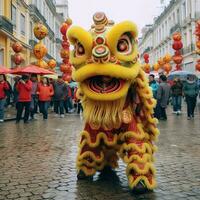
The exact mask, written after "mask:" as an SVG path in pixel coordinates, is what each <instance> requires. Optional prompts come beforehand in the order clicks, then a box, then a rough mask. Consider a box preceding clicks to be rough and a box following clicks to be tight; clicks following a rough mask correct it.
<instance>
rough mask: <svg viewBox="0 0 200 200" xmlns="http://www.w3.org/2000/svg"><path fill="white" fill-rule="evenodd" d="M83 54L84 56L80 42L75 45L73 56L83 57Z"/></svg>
mask: <svg viewBox="0 0 200 200" xmlns="http://www.w3.org/2000/svg"><path fill="white" fill-rule="evenodd" d="M84 54H85V49H84V47H83V45H82V44H81V43H80V42H78V43H76V45H75V55H76V56H83V55H84Z"/></svg>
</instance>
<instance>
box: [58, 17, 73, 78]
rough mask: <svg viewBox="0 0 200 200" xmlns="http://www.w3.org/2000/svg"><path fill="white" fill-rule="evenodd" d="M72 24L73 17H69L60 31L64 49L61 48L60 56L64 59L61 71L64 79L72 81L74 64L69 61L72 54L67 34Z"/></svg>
mask: <svg viewBox="0 0 200 200" xmlns="http://www.w3.org/2000/svg"><path fill="white" fill-rule="evenodd" d="M71 24H72V20H71V19H69V18H68V19H67V20H66V21H65V22H64V23H63V24H62V25H61V27H60V32H61V34H62V35H63V36H62V43H61V45H62V49H61V50H60V57H61V58H62V59H63V60H62V61H63V63H62V64H61V65H60V71H61V72H63V75H62V78H63V80H64V81H67V82H70V81H71V79H72V65H71V63H70V62H69V54H70V48H69V47H70V43H69V41H68V38H67V36H66V33H67V30H68V29H69V27H70V26H71Z"/></svg>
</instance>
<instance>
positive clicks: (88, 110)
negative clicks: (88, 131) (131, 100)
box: [82, 97, 126, 130]
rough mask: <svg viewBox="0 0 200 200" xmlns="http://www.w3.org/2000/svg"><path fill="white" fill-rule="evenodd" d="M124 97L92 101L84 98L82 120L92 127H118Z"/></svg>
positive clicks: (107, 128) (120, 120) (106, 128)
mask: <svg viewBox="0 0 200 200" xmlns="http://www.w3.org/2000/svg"><path fill="white" fill-rule="evenodd" d="M125 101H126V97H124V98H121V99H119V100H116V101H103V102H102V101H94V100H91V99H89V98H84V99H83V101H82V105H83V109H84V120H85V122H86V123H88V124H90V125H91V126H92V127H93V128H95V129H99V128H100V127H102V128H103V129H105V130H111V129H118V128H119V127H120V125H121V123H122V111H123V107H124V104H125Z"/></svg>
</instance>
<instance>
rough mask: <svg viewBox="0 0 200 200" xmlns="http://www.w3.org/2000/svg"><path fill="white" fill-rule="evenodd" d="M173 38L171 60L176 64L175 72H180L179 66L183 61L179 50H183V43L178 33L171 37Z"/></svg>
mask: <svg viewBox="0 0 200 200" xmlns="http://www.w3.org/2000/svg"><path fill="white" fill-rule="evenodd" d="M172 38H173V40H174V41H173V44H172V48H173V49H174V50H175V54H174V56H172V59H173V61H174V63H176V70H182V68H181V64H182V61H183V56H182V55H181V49H182V48H183V43H182V41H181V40H182V37H181V34H180V33H179V32H176V33H174V34H173V36H172Z"/></svg>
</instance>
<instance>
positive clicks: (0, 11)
mask: <svg viewBox="0 0 200 200" xmlns="http://www.w3.org/2000/svg"><path fill="white" fill-rule="evenodd" d="M3 11H4V0H0V15H3V14H4V12H3Z"/></svg>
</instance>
